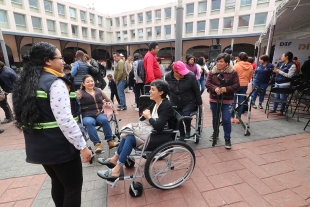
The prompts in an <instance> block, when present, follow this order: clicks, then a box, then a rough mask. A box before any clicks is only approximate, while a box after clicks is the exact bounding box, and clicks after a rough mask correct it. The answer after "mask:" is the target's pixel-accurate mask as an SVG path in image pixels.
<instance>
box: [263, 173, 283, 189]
mask: <svg viewBox="0 0 310 207" xmlns="http://www.w3.org/2000/svg"><path fill="white" fill-rule="evenodd" d="M262 181H263V182H264V183H265V184H266V185H268V186H269V188H270V189H271V190H273V192H279V191H282V190H284V189H285V187H284V186H282V185H280V184H279V183H278V182H277V181H276V180H275V179H274V178H273V177H269V178H264V179H262Z"/></svg>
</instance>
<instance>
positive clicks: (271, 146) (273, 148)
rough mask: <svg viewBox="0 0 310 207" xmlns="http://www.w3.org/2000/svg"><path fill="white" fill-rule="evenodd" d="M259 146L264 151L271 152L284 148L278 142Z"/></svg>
mask: <svg viewBox="0 0 310 207" xmlns="http://www.w3.org/2000/svg"><path fill="white" fill-rule="evenodd" d="M259 148H260V149H261V150H263V151H265V152H266V153H272V152H277V151H283V150H285V148H284V147H281V146H280V145H279V144H268V145H266V146H260V147H259Z"/></svg>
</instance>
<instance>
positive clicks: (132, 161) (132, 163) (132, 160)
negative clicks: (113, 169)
mask: <svg viewBox="0 0 310 207" xmlns="http://www.w3.org/2000/svg"><path fill="white" fill-rule="evenodd" d="M135 164H136V163H135V158H134V157H131V156H130V157H128V158H127V160H126V162H125V166H126V167H127V168H133V167H134V166H135Z"/></svg>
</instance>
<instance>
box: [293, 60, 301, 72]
mask: <svg viewBox="0 0 310 207" xmlns="http://www.w3.org/2000/svg"><path fill="white" fill-rule="evenodd" d="M293 62H294V63H295V65H296V73H298V74H299V72H300V62H298V61H297V60H293Z"/></svg>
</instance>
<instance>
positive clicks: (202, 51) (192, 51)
mask: <svg viewBox="0 0 310 207" xmlns="http://www.w3.org/2000/svg"><path fill="white" fill-rule="evenodd" d="M209 51H210V49H209V46H206V45H201V46H195V47H191V48H189V49H188V50H187V51H186V56H187V55H193V56H194V57H195V58H196V59H198V58H200V57H204V58H205V59H208V57H209ZM184 61H186V60H184Z"/></svg>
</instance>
